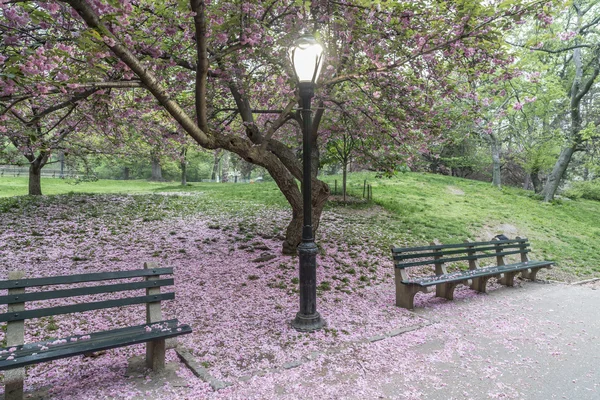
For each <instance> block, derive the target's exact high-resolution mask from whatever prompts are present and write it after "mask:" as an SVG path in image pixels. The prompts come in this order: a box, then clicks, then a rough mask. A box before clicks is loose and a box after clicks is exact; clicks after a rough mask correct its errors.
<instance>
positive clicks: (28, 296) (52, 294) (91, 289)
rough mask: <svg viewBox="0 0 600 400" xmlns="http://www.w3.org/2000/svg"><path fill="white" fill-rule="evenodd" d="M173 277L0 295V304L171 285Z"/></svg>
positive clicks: (173, 281)
mask: <svg viewBox="0 0 600 400" xmlns="http://www.w3.org/2000/svg"><path fill="white" fill-rule="evenodd" d="M174 284H175V280H174V279H173V278H168V279H160V280H154V281H142V282H130V283H118V284H114V285H101V286H87V287H80V288H74V289H62V290H52V291H45V292H30V293H25V294H20V295H8V296H0V304H13V303H22V302H27V301H39V300H50V299H60V298H65V297H75V296H86V295H91V294H100V293H114V292H124V291H128V290H139V289H146V288H150V287H161V286H173V285H174Z"/></svg>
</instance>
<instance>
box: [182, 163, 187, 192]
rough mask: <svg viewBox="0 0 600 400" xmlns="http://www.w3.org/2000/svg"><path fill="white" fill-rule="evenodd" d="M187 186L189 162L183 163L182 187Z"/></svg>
mask: <svg viewBox="0 0 600 400" xmlns="http://www.w3.org/2000/svg"><path fill="white" fill-rule="evenodd" d="M186 185H187V162H185V161H182V162H181V186H186Z"/></svg>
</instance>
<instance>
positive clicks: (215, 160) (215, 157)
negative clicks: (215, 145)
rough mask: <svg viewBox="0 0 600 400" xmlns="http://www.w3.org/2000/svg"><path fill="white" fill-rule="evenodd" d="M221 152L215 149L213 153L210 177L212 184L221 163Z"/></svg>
mask: <svg viewBox="0 0 600 400" xmlns="http://www.w3.org/2000/svg"><path fill="white" fill-rule="evenodd" d="M222 152H223V151H222V150H221V149H216V150H215V151H214V153H213V169H212V173H211V175H210V180H211V181H213V182H214V181H216V180H217V176H218V174H219V161H221V153H222Z"/></svg>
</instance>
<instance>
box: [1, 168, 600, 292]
mask: <svg viewBox="0 0 600 400" xmlns="http://www.w3.org/2000/svg"><path fill="white" fill-rule="evenodd" d="M324 179H325V181H326V182H328V183H329V184H330V185H331V186H332V188H333V186H334V182H335V180H337V184H338V190H339V187H340V186H341V177H339V176H327V177H325V178H324ZM364 180H367V182H368V183H369V184H370V185H371V186H372V192H373V203H374V204H375V207H377V206H378V207H379V208H375V209H373V208H372V207H374V206H373V204H364V203H357V202H354V203H352V204H351V205H343V204H341V203H340V202H333V203H331V204H330V206H329V207H354V208H356V209H357V212H358V211H360V209H365V208H369V209H370V210H371V214H372V215H375V216H374V217H372V218H371V219H370V221H369V220H368V221H367V222H366V223H370V224H372V225H375V226H374V228H376V229H378V230H381V231H382V233H383V235H381V236H380V237H382V238H383V239H380V243H379V244H380V247H381V249H382V251H388V250H387V249H389V246H390V245H418V244H426V243H429V242H430V241H431V240H433V239H438V240H439V241H441V242H443V243H451V242H461V241H463V240H464V239H467V238H468V239H471V240H476V239H482V240H489V239H491V238H492V237H493V236H494V235H496V234H499V233H503V234H505V235H507V236H509V237H511V238H513V237H515V236H521V237H528V238H529V239H530V240H531V242H532V248H533V255H534V257H535V258H538V259H547V260H555V261H556V262H557V268H555V269H554V270H552V271H550V272H549V274H548V275H547V276H548V277H549V278H553V279H559V280H566V281H573V280H579V279H586V278H591V277H600V240H599V239H600V203H599V202H593V201H587V200H576V201H571V200H560V201H556V202H554V203H551V204H547V203H542V202H541V201H539V200H538V199H536V198H533V197H532V193H531V192H528V191H524V190H520V189H516V188H503V189H502V190H498V189H496V188H494V187H492V186H491V185H490V184H489V183H484V182H477V181H471V180H466V179H459V178H453V177H447V176H440V175H430V174H418V173H407V174H401V175H398V176H396V177H394V178H376V177H375V175H374V174H367V173H359V174H352V175H351V176H350V179H349V192H350V194H353V195H354V196H355V197H362V193H363V185H364ZM42 189H43V191H44V193H46V194H59V193H70V192H81V193H137V194H145V193H161V192H178V191H182V192H202V193H204V194H206V195H208V196H210V198H211V199H220V200H222V201H223V202H222V203H223V204H229V205H227V207H229V208H230V209H232V210H235V207H231V206H230V204H233V203H240V202H244V203H252V204H255V205H257V206H260V205H268V206H270V207H277V208H279V207H287V204H286V202H285V199H284V198H283V196H282V195H281V193H280V192H279V190H278V189H277V187H276V186H275V185H274V184H273V183H269V182H265V183H260V184H213V183H194V184H191V185H189V186H186V187H181V186H179V185H177V184H174V183H151V182H145V181H126V182H125V181H98V182H87V183H82V184H78V185H73V184H69V183H68V182H65V181H62V180H58V179H45V180H43V182H42ZM26 190H27V181H26V179H24V178H2V179H0V197H11V196H18V195H24V194H26ZM8 201H10V199H4V200H2V199H0V205H2V203H3V202H8ZM1 209H5V210H6V209H7V208H6V207H4V208H2V207H0V210H1ZM373 211H375V213H373ZM345 223H347V224H352V223H365V222H364V220H360V221H358V220H357V222H354V221H353V220H352V219H348V220H347V221H345ZM348 240H352V241H355V240H360V238H348Z"/></svg>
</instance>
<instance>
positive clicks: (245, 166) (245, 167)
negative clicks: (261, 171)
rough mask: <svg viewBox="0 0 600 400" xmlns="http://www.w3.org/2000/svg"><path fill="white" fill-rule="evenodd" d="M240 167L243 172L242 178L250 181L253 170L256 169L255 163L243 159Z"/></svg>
mask: <svg viewBox="0 0 600 400" xmlns="http://www.w3.org/2000/svg"><path fill="white" fill-rule="evenodd" d="M240 169H241V172H242V179H245V180H247V181H249V180H250V175H251V174H252V170H253V169H254V164H251V163H249V162H248V161H246V160H242V161H241V166H240Z"/></svg>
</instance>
